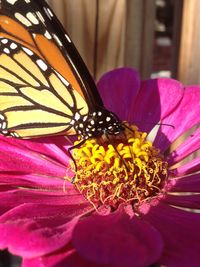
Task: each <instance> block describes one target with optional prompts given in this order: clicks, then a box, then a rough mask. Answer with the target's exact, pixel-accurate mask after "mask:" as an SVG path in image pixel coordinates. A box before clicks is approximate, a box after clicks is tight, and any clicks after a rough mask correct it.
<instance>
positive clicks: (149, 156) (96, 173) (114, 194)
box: [73, 123, 168, 210]
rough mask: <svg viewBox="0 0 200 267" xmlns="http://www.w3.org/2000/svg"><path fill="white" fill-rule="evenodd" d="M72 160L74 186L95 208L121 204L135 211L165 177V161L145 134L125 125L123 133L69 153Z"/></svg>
mask: <svg viewBox="0 0 200 267" xmlns="http://www.w3.org/2000/svg"><path fill="white" fill-rule="evenodd" d="M111 141H112V144H111ZM78 142H79V141H76V142H75V145H77V144H78ZM73 158H74V160H75V161H76V165H77V172H76V176H75V179H74V184H75V187H76V188H77V189H78V191H80V193H81V194H83V195H84V196H85V198H87V199H88V201H90V202H91V203H92V205H93V206H94V207H95V208H98V207H99V206H101V205H106V206H107V205H108V206H110V207H111V208H112V209H113V210H115V209H116V208H117V207H118V206H119V205H120V204H122V203H127V204H131V205H132V206H133V207H135V208H136V207H137V205H138V204H140V203H141V202H142V201H146V200H148V199H149V198H151V197H154V196H156V195H158V194H159V193H160V192H161V190H162V188H163V187H164V183H165V181H166V179H167V176H168V166H167V162H165V161H164V160H163V156H162V154H161V153H160V151H159V150H158V149H156V148H155V147H154V146H153V145H152V143H151V142H149V141H148V140H147V133H144V132H140V131H139V130H138V128H137V127H136V126H135V125H128V123H126V127H125V131H124V133H122V134H120V135H117V136H111V137H110V138H109V140H108V139H107V138H100V139H90V140H87V141H86V142H85V143H84V144H83V145H82V146H81V147H79V148H76V149H74V150H73Z"/></svg>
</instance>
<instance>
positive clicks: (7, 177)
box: [0, 172, 70, 191]
mask: <svg viewBox="0 0 200 267" xmlns="http://www.w3.org/2000/svg"><path fill="white" fill-rule="evenodd" d="M0 181H1V184H5V185H6V184H7V185H10V186H12V187H24V188H37V189H46V190H47V189H48V190H51V191H52V190H53V191H63V188H64V187H69V185H70V183H68V182H65V181H64V179H63V178H57V177H52V176H42V175H40V176H39V175H37V174H23V173H18V174H15V173H12V172H10V173H7V172H3V173H0ZM64 183H66V186H65V185H64Z"/></svg>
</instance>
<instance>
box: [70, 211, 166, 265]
mask: <svg viewBox="0 0 200 267" xmlns="http://www.w3.org/2000/svg"><path fill="white" fill-rule="evenodd" d="M73 244H74V246H75V248H76V249H77V251H78V253H79V254H80V255H81V256H83V257H84V258H87V259H88V260H91V261H94V262H97V263H99V264H108V265H111V266H113V267H121V266H122V263H123V266H126V267H139V266H140V267H142V266H144V267H146V266H150V265H151V264H152V263H154V262H156V261H157V260H158V259H159V257H160V254H161V252H162V248H163V246H162V245H163V244H162V240H161V238H160V235H159V233H158V232H157V231H155V229H154V228H153V227H151V225H149V224H148V223H145V222H143V221H141V220H140V219H138V218H136V217H134V218H132V219H131V218H130V217H129V215H127V214H126V213H125V212H124V211H119V210H118V211H117V212H115V213H112V214H110V215H107V216H101V215H98V214H96V215H93V216H90V217H87V218H84V220H81V221H79V223H78V224H77V225H76V227H75V229H74V233H73Z"/></svg>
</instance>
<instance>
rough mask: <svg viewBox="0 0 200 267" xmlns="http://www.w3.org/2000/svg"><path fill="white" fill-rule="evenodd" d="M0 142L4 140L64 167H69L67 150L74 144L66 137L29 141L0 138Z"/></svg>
mask: <svg viewBox="0 0 200 267" xmlns="http://www.w3.org/2000/svg"><path fill="white" fill-rule="evenodd" d="M0 140H3V141H4V142H7V143H8V144H10V145H14V146H16V147H19V148H26V149H28V150H31V151H34V152H37V153H38V154H41V155H45V156H47V157H48V158H51V159H52V160H54V161H56V162H60V163H61V164H62V165H64V166H65V165H68V162H69V157H68V156H67V149H68V148H69V147H70V146H72V143H71V142H70V141H69V140H67V139H66V138H65V137H64V136H54V137H45V138H35V139H29V140H22V139H16V138H7V137H4V136H0Z"/></svg>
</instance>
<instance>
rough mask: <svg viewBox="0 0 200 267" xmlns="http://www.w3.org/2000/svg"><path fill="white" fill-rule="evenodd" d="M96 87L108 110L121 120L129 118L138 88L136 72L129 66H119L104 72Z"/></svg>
mask: <svg viewBox="0 0 200 267" xmlns="http://www.w3.org/2000/svg"><path fill="white" fill-rule="evenodd" d="M97 87H98V89H99V92H100V95H101V97H102V99H103V102H104V105H105V107H106V108H107V109H108V110H111V111H113V112H114V113H115V114H116V115H118V117H119V118H120V119H121V120H128V121H129V120H130V119H131V116H132V110H133V106H134V102H135V99H136V96H137V93H138V90H139V88H140V78H139V76H138V73H137V72H136V71H135V70H133V69H131V68H119V69H115V70H113V71H110V72H108V73H106V74H104V75H103V76H102V77H101V79H100V80H99V82H98V84H97Z"/></svg>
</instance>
